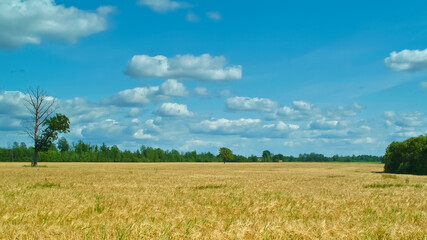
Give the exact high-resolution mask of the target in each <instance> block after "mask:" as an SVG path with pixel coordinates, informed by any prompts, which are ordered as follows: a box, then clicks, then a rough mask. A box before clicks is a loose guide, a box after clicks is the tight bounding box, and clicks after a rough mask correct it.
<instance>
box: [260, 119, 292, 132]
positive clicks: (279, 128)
mask: <svg viewBox="0 0 427 240" xmlns="http://www.w3.org/2000/svg"><path fill="white" fill-rule="evenodd" d="M262 127H263V128H267V129H268V128H270V129H275V130H277V131H289V130H297V129H299V126H298V125H296V124H286V123H284V122H282V121H279V122H278V123H277V124H274V123H273V124H268V125H264V126H262Z"/></svg>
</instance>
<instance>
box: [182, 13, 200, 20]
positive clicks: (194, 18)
mask: <svg viewBox="0 0 427 240" xmlns="http://www.w3.org/2000/svg"><path fill="white" fill-rule="evenodd" d="M185 18H186V19H187V21H189V22H199V21H200V18H199V16H197V15H196V14H195V13H193V12H188V13H187V16H186V17H185Z"/></svg>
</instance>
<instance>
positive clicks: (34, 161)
mask: <svg viewBox="0 0 427 240" xmlns="http://www.w3.org/2000/svg"><path fill="white" fill-rule="evenodd" d="M38 161H39V151H38V150H36V149H34V156H33V164H31V166H33V167H37V162H38Z"/></svg>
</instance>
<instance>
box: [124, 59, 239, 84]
mask: <svg viewBox="0 0 427 240" xmlns="http://www.w3.org/2000/svg"><path fill="white" fill-rule="evenodd" d="M125 73H126V74H127V75H129V76H131V77H133V78H179V79H194V80H205V81H224V80H233V79H241V78H242V66H240V65H238V66H230V67H226V59H225V57H223V56H217V57H211V56H210V55H209V54H203V55H201V56H193V55H177V56H176V57H174V58H167V57H165V56H162V55H158V56H154V57H150V56H148V55H135V56H133V57H132V59H131V61H130V62H129V64H128V66H127V68H126V70H125Z"/></svg>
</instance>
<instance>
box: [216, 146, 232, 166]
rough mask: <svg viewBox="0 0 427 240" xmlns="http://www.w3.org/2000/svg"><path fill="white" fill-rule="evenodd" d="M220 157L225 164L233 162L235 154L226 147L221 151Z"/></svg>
mask: <svg viewBox="0 0 427 240" xmlns="http://www.w3.org/2000/svg"><path fill="white" fill-rule="evenodd" d="M219 157H220V158H221V159H222V160H223V161H224V164H225V162H227V161H232V160H233V159H234V155H233V152H232V151H231V150H230V149H228V148H226V147H222V148H220V149H219Z"/></svg>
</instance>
